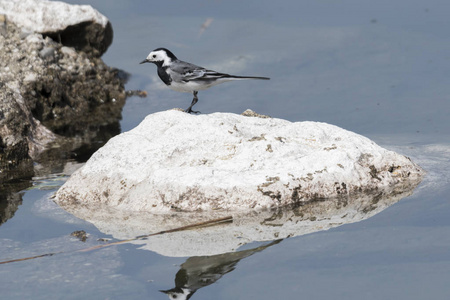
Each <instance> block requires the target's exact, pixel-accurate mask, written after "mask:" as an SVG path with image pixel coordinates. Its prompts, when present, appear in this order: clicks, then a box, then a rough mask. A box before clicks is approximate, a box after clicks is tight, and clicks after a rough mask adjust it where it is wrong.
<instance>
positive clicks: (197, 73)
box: [171, 60, 229, 82]
mask: <svg viewBox="0 0 450 300" xmlns="http://www.w3.org/2000/svg"><path fill="white" fill-rule="evenodd" d="M171 69H172V71H173V73H174V74H171V76H172V78H174V77H176V79H178V81H184V82H189V81H195V80H199V81H209V80H214V79H216V78H220V77H223V76H224V75H225V76H229V75H227V74H222V73H218V72H216V71H212V70H207V69H205V68H203V67H200V66H196V65H194V64H191V63H188V62H184V61H180V60H179V61H178V62H177V63H176V64H175V65H172V66H171ZM176 79H175V81H177V80H176Z"/></svg>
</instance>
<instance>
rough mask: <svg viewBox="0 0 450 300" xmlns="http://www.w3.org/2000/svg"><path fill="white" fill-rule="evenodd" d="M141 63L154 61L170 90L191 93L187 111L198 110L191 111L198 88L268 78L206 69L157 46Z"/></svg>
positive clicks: (159, 74)
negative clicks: (234, 81) (190, 101)
mask: <svg viewBox="0 0 450 300" xmlns="http://www.w3.org/2000/svg"><path fill="white" fill-rule="evenodd" d="M143 63H154V64H155V65H156V66H157V68H158V76H159V78H161V80H162V81H163V82H164V83H165V84H166V85H167V86H168V87H169V88H171V89H172V90H174V91H178V92H188V93H193V95H194V99H193V100H192V103H191V106H189V108H188V109H186V110H185V111H186V112H187V113H198V111H193V110H192V107H193V106H194V105H195V103H197V101H198V97H197V94H198V91H200V90H206V89H207V88H210V87H212V86H215V85H217V84H219V83H223V82H227V81H233V80H243V79H263V80H269V79H270V78H267V77H256V76H235V75H229V74H224V73H219V72H216V71H212V70H208V69H205V68H203V67H199V66H196V65H193V64H191V63H188V62H184V61H182V60H179V59H178V58H177V57H176V56H175V55H174V54H173V53H172V52H170V51H169V50H167V49H165V48H158V49H155V50H153V51H152V52H150V54H149V55H148V56H147V58H146V59H144V60H143V61H142V62H141V64H143Z"/></svg>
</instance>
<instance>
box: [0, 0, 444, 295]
mask: <svg viewBox="0 0 450 300" xmlns="http://www.w3.org/2000/svg"><path fill="white" fill-rule="evenodd" d="M68 2H70V3H76V4H82V3H83V4H91V5H92V6H94V7H95V8H97V9H98V10H99V11H100V12H102V13H103V14H105V15H106V16H107V17H108V18H109V19H110V21H111V23H112V25H113V28H114V42H113V44H112V46H111V47H110V48H109V50H108V52H107V53H106V54H105V55H104V56H103V59H104V60H105V62H106V63H107V64H108V65H110V66H114V67H117V68H120V69H123V70H125V71H127V72H128V73H130V74H131V78H130V81H129V82H128V84H127V88H128V89H142V90H146V91H147V92H148V97H147V98H137V97H135V98H130V99H128V102H127V104H126V106H125V108H124V110H123V120H122V122H121V126H122V131H127V130H129V129H131V128H133V127H134V126H136V125H137V124H139V123H140V122H141V121H142V119H143V118H144V117H145V116H146V115H148V114H150V113H154V112H157V111H162V110H167V109H170V108H173V107H182V108H187V107H188V106H189V104H190V102H191V100H192V98H191V95H189V94H183V93H177V92H174V91H172V90H170V89H167V88H166V87H165V86H163V85H162V83H160V82H159V79H158V78H157V75H156V68H155V66H153V65H150V64H144V65H140V64H139V62H140V61H142V60H143V59H144V58H145V57H146V56H147V54H148V52H150V51H151V50H153V49H155V48H158V47H166V48H169V49H170V50H172V52H174V53H175V54H176V55H177V56H178V57H179V58H180V59H182V60H187V61H190V62H192V63H195V64H198V65H201V66H204V67H207V68H210V69H215V70H217V71H222V72H228V73H231V74H238V75H256V76H268V77H271V81H269V82H260V81H247V82H232V83H228V84H223V85H220V86H216V87H214V88H212V89H210V90H207V91H201V92H200V93H199V102H198V104H197V105H196V107H195V108H196V109H198V110H200V111H201V112H202V113H211V112H217V111H221V112H233V113H241V112H243V111H244V110H245V109H247V108H251V109H253V110H254V111H257V112H259V113H262V114H268V115H271V116H273V117H278V118H284V119H288V120H291V121H304V120H308V121H321V122H327V123H331V124H334V125H338V126H340V127H343V128H345V129H348V130H351V131H354V132H357V133H360V134H363V135H366V136H368V137H369V138H372V139H373V140H375V142H377V143H379V144H380V145H382V146H384V147H386V148H388V149H392V150H395V151H397V152H400V153H402V154H405V155H407V156H409V157H411V159H413V160H414V161H415V162H417V163H418V164H419V165H421V166H422V167H423V168H425V169H426V171H427V176H426V178H425V179H424V180H423V182H422V183H421V184H420V186H419V187H418V188H417V189H416V190H415V192H414V193H413V194H412V195H411V196H409V197H406V198H404V199H403V200H401V201H399V202H397V203H395V204H393V205H392V206H390V207H388V208H386V209H384V210H382V211H381V212H380V213H378V214H375V215H374V216H372V217H370V218H368V219H365V220H362V221H360V222H355V223H351V224H346V225H342V226H338V227H334V228H332V229H329V230H326V231H317V232H313V233H309V234H306V235H300V236H296V237H291V238H288V239H284V240H282V241H281V242H275V243H272V244H270V243H268V242H266V243H252V244H251V245H247V246H246V247H245V249H247V250H248V252H241V253H242V255H241V257H239V258H238V259H235V260H233V258H229V257H228V258H226V259H225V258H223V257H222V256H220V257H213V258H210V257H209V258H208V257H201V258H196V257H170V256H164V255H161V254H158V253H156V252H153V251H149V250H143V249H139V248H140V247H139V245H135V244H122V245H117V246H112V247H108V248H104V249H99V250H96V251H89V252H73V251H74V250H75V249H80V248H86V247H89V246H93V245H97V244H99V242H98V241H97V239H98V238H112V236H111V235H108V234H107V233H104V232H101V231H100V230H99V229H97V227H96V226H94V225H93V224H91V223H89V222H87V221H83V220H80V219H78V218H76V217H74V216H72V215H70V214H69V213H67V212H65V211H63V210H62V209H60V208H59V207H58V206H57V205H56V204H54V203H53V202H52V201H51V198H50V196H51V195H52V193H54V191H56V189H57V188H58V187H59V186H60V185H61V184H62V183H63V181H64V177H59V176H57V175H58V174H48V175H49V176H48V178H43V179H36V180H35V181H34V182H33V184H34V188H32V189H29V190H25V191H23V192H22V193H21V194H20V196H21V197H22V203H21V205H20V206H19V209H18V210H17V211H16V212H15V214H14V217H12V218H11V219H9V220H8V221H7V222H6V223H4V224H2V225H1V226H0V261H3V260H9V259H15V258H21V257H28V256H33V255H39V254H44V253H55V252H64V253H61V254H55V255H53V256H49V257H43V258H38V259H33V260H28V261H23V262H16V263H10V264H3V265H0V290H1V298H2V299H144V298H145V299H167V298H168V295H167V294H165V293H163V292H161V291H160V290H165V291H167V290H171V289H174V288H175V287H176V285H177V281H178V285H179V283H180V281H183V280H186V277H187V275H186V274H188V273H189V272H191V273H189V274H190V279H191V280H194V279H193V278H194V277H199V278H203V281H202V280H197V283H196V285H195V289H197V290H196V292H195V294H193V296H192V297H191V299H264V300H265V299H330V298H332V299H408V300H411V299H448V297H449V295H450V285H449V284H448V282H449V278H450V199H449V194H450V172H449V169H450V121H449V118H448V116H449V115H450V96H449V95H450V81H449V78H450V39H449V36H450V18H449V17H448V16H449V15H450V2H448V1H445V0H431V1H423V0H422V1H420V0H396V1H392V0H391V1H387V0H380V1H368V0H338V1H331V0H323V1H304V0H302V1H293V0H290V1H276V3H275V1H266V0H260V1H256V0H255V1H237V0H228V1H220V0H197V1H144V0H140V1H138V0H132V1H107V0H92V1H87V0H86V1H81V0H80V1H79V0H71V1H68ZM208 18H211V19H212V22H210V25H209V27H207V28H206V29H205V30H204V31H201V26H202V24H204V23H205V22H206V21H207V19H208ZM75 230H85V231H86V232H87V233H88V234H90V235H89V237H88V239H87V241H86V242H85V243H83V242H81V241H79V240H77V239H75V238H73V237H70V236H69V234H70V233H71V232H73V231H75ZM252 249H253V250H252ZM247 250H245V251H247ZM212 259H216V261H217V260H220V259H222V260H226V261H227V262H228V263H222V264H221V265H220V266H221V267H220V268H219V267H215V269H214V267H211V268H209V269H208V268H207V267H204V269H202V270H200V271H198V270H197V273H195V272H194V269H195V267H192V266H198V265H201V266H208V265H213V266H214V263H212V262H211V260H212ZM189 266H190V267H189ZM212 269H214V270H215V271H211V270H212ZM189 270H190V271H189ZM183 272H184V273H183ZM202 272H203V275H204V277H202V276H200V275H199V274H198V273H202ZM194 273H195V274H194ZM210 273H211V274H210ZM189 274H188V275H189ZM205 274H206V277H205ZM183 278H184V279H183ZM205 278H206V279H205ZM200 282H202V284H201V283H200ZM205 282H206V283H205ZM192 286H194V285H192ZM174 291H175V290H174ZM178 292H179V291H178ZM179 298H180V297H179Z"/></svg>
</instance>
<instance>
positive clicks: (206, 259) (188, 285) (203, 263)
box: [161, 240, 282, 299]
mask: <svg viewBox="0 0 450 300" xmlns="http://www.w3.org/2000/svg"><path fill="white" fill-rule="evenodd" d="M281 241H282V240H276V241H273V242H271V243H269V244H267V245H263V246H259V247H256V248H253V249H248V250H242V251H237V252H231V253H224V254H218V255H213V256H193V257H190V258H188V259H187V260H186V261H185V262H184V263H183V264H182V265H181V268H180V270H179V271H178V272H177V274H176V275H175V287H174V288H172V289H170V290H162V291H161V292H163V293H165V294H167V295H168V296H169V299H190V298H191V296H192V295H193V294H194V293H195V292H196V291H197V290H198V289H201V288H203V287H205V286H208V285H211V284H213V283H215V282H216V281H217V280H219V279H220V278H222V276H223V275H225V274H227V273H229V272H231V271H233V270H234V269H235V268H236V265H237V263H238V262H239V261H240V260H241V259H244V258H246V257H249V256H251V255H253V254H255V253H257V252H261V251H263V250H265V249H266V248H268V247H271V246H273V245H276V244H278V243H280V242H281Z"/></svg>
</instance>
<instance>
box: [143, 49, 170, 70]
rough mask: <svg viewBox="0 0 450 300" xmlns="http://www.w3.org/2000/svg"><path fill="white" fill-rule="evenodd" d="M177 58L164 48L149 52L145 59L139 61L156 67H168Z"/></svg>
mask: <svg viewBox="0 0 450 300" xmlns="http://www.w3.org/2000/svg"><path fill="white" fill-rule="evenodd" d="M176 59H177V57H176V56H175V55H174V54H173V53H172V52H170V51H169V50H167V49H165V48H158V49H155V50H153V51H152V52H150V53H149V54H148V56H147V58H146V59H144V60H143V61H141V64H143V63H154V64H155V65H157V66H160V67H164V66H168V65H169V64H170V63H171V62H172V61H174V60H176Z"/></svg>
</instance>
